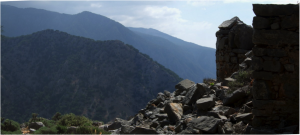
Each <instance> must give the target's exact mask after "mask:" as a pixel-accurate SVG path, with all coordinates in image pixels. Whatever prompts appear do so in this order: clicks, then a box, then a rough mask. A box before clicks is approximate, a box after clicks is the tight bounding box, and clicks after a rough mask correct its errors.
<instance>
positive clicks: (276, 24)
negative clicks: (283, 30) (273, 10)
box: [271, 22, 280, 30]
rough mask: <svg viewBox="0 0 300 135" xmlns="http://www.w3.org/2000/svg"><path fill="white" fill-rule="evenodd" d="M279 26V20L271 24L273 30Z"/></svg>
mask: <svg viewBox="0 0 300 135" xmlns="http://www.w3.org/2000/svg"><path fill="white" fill-rule="evenodd" d="M279 28H280V26H279V23H278V22H276V23H273V24H271V29H272V30H278V29H279Z"/></svg>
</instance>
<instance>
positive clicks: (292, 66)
mask: <svg viewBox="0 0 300 135" xmlns="http://www.w3.org/2000/svg"><path fill="white" fill-rule="evenodd" d="M284 68H285V70H286V71H289V72H293V71H294V65H293V64H285V65H284Z"/></svg>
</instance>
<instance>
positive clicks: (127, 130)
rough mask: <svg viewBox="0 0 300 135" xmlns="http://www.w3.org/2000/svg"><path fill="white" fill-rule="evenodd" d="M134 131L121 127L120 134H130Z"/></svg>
mask: <svg viewBox="0 0 300 135" xmlns="http://www.w3.org/2000/svg"><path fill="white" fill-rule="evenodd" d="M133 129H134V127H133V126H128V125H124V126H122V127H121V131H120V134H130V132H131V131H132V130H133Z"/></svg>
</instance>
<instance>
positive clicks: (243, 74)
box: [227, 71, 253, 93]
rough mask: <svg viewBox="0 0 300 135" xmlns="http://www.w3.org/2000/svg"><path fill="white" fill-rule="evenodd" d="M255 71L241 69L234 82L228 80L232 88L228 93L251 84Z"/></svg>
mask: <svg viewBox="0 0 300 135" xmlns="http://www.w3.org/2000/svg"><path fill="white" fill-rule="evenodd" d="M252 72H253V71H239V72H238V74H237V76H236V79H235V81H234V82H228V87H229V88H230V89H229V90H228V91H227V93H232V92H234V91H235V90H237V89H238V88H240V87H243V86H245V85H247V84H250V81H251V79H250V78H251V75H252Z"/></svg>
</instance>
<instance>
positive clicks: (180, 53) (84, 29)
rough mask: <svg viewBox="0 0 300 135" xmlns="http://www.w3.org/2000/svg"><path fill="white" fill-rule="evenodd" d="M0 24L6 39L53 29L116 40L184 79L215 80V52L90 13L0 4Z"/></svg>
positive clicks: (96, 38) (97, 38)
mask: <svg viewBox="0 0 300 135" xmlns="http://www.w3.org/2000/svg"><path fill="white" fill-rule="evenodd" d="M1 25H2V26H3V29H4V33H3V34H4V35H6V36H20V35H26V34H31V33H33V32H37V31H41V30H45V29H54V30H60V31H64V32H67V33H70V34H72V35H77V36H82V37H87V38H91V39H95V40H120V41H123V42H124V43H127V44H130V45H132V46H133V47H135V48H137V49H138V50H139V51H140V52H142V53H145V54H147V55H149V56H150V57H151V58H152V59H153V60H155V61H157V62H158V63H160V64H162V65H164V66H165V67H166V68H169V69H171V70H172V71H174V72H175V73H176V74H178V75H179V76H180V77H182V78H184V79H190V80H192V81H194V82H202V79H203V78H204V77H211V78H216V66H215V49H212V48H207V47H203V46H199V45H196V44H192V43H188V42H184V41H182V40H180V39H176V38H175V39H174V37H173V38H172V37H171V36H169V35H166V34H165V36H157V35H155V36H154V35H151V33H142V32H141V31H139V32H140V33H137V32H136V30H133V29H131V30H133V31H134V32H133V31H131V30H129V29H128V28H126V27H124V26H123V25H122V24H120V23H118V22H116V21H114V20H111V19H109V18H107V17H104V16H101V15H98V14H94V13H91V12H86V11H84V12H82V13H78V14H75V15H68V14H60V13H56V12H51V11H46V10H41V9H34V8H25V9H22V8H16V7H13V6H8V5H3V4H1ZM141 33H142V34H143V35H142V34H141ZM160 34H161V33H160ZM170 37H171V38H170Z"/></svg>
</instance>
